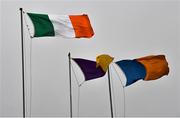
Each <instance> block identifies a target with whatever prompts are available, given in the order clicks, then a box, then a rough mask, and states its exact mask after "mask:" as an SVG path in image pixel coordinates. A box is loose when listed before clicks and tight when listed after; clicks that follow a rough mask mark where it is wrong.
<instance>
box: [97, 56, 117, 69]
mask: <svg viewBox="0 0 180 118" xmlns="http://www.w3.org/2000/svg"><path fill="white" fill-rule="evenodd" d="M113 59H114V57H111V56H109V55H107V54H102V55H99V56H97V57H96V67H99V66H100V67H101V68H102V69H103V71H104V72H106V71H107V69H108V67H109V64H110V63H111V62H112V61H113Z"/></svg>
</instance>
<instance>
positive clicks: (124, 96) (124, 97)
mask: <svg viewBox="0 0 180 118" xmlns="http://www.w3.org/2000/svg"><path fill="white" fill-rule="evenodd" d="M113 68H114V70H115V72H116V74H117V75H118V79H119V80H120V83H121V85H122V88H123V100H124V118H125V117H126V94H125V88H124V87H125V86H124V85H123V82H122V80H121V78H120V75H119V74H118V72H117V70H116V68H115V67H114V65H113Z"/></svg>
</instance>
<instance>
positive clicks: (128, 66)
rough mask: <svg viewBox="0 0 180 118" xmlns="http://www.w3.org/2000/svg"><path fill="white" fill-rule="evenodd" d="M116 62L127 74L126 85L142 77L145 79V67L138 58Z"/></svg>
mask: <svg viewBox="0 0 180 118" xmlns="http://www.w3.org/2000/svg"><path fill="white" fill-rule="evenodd" d="M116 64H117V65H118V66H119V67H120V68H121V69H122V71H123V72H124V74H125V76H126V79H127V81H126V86H129V85H131V84H133V83H134V82H136V81H138V80H140V79H144V78H145V76H146V69H145V67H144V66H143V65H142V64H141V63H139V62H138V61H136V60H121V61H118V62H116Z"/></svg>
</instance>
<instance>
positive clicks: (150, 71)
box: [136, 55, 169, 81]
mask: <svg viewBox="0 0 180 118" xmlns="http://www.w3.org/2000/svg"><path fill="white" fill-rule="evenodd" d="M136 60H137V61H138V62H140V63H141V64H143V65H144V67H145V68H146V77H145V78H144V80H146V81H148V80H156V79H158V78H160V77H162V76H164V75H168V73H169V67H168V62H167V61H166V58H165V56H164V55H157V56H154V55H152V56H146V57H142V58H138V59H136Z"/></svg>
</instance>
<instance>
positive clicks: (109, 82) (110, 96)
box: [108, 67, 113, 118]
mask: <svg viewBox="0 0 180 118" xmlns="http://www.w3.org/2000/svg"><path fill="white" fill-rule="evenodd" d="M108 84H109V98H110V107H111V118H113V106H112V95H111V81H110V72H109V67H108Z"/></svg>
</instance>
